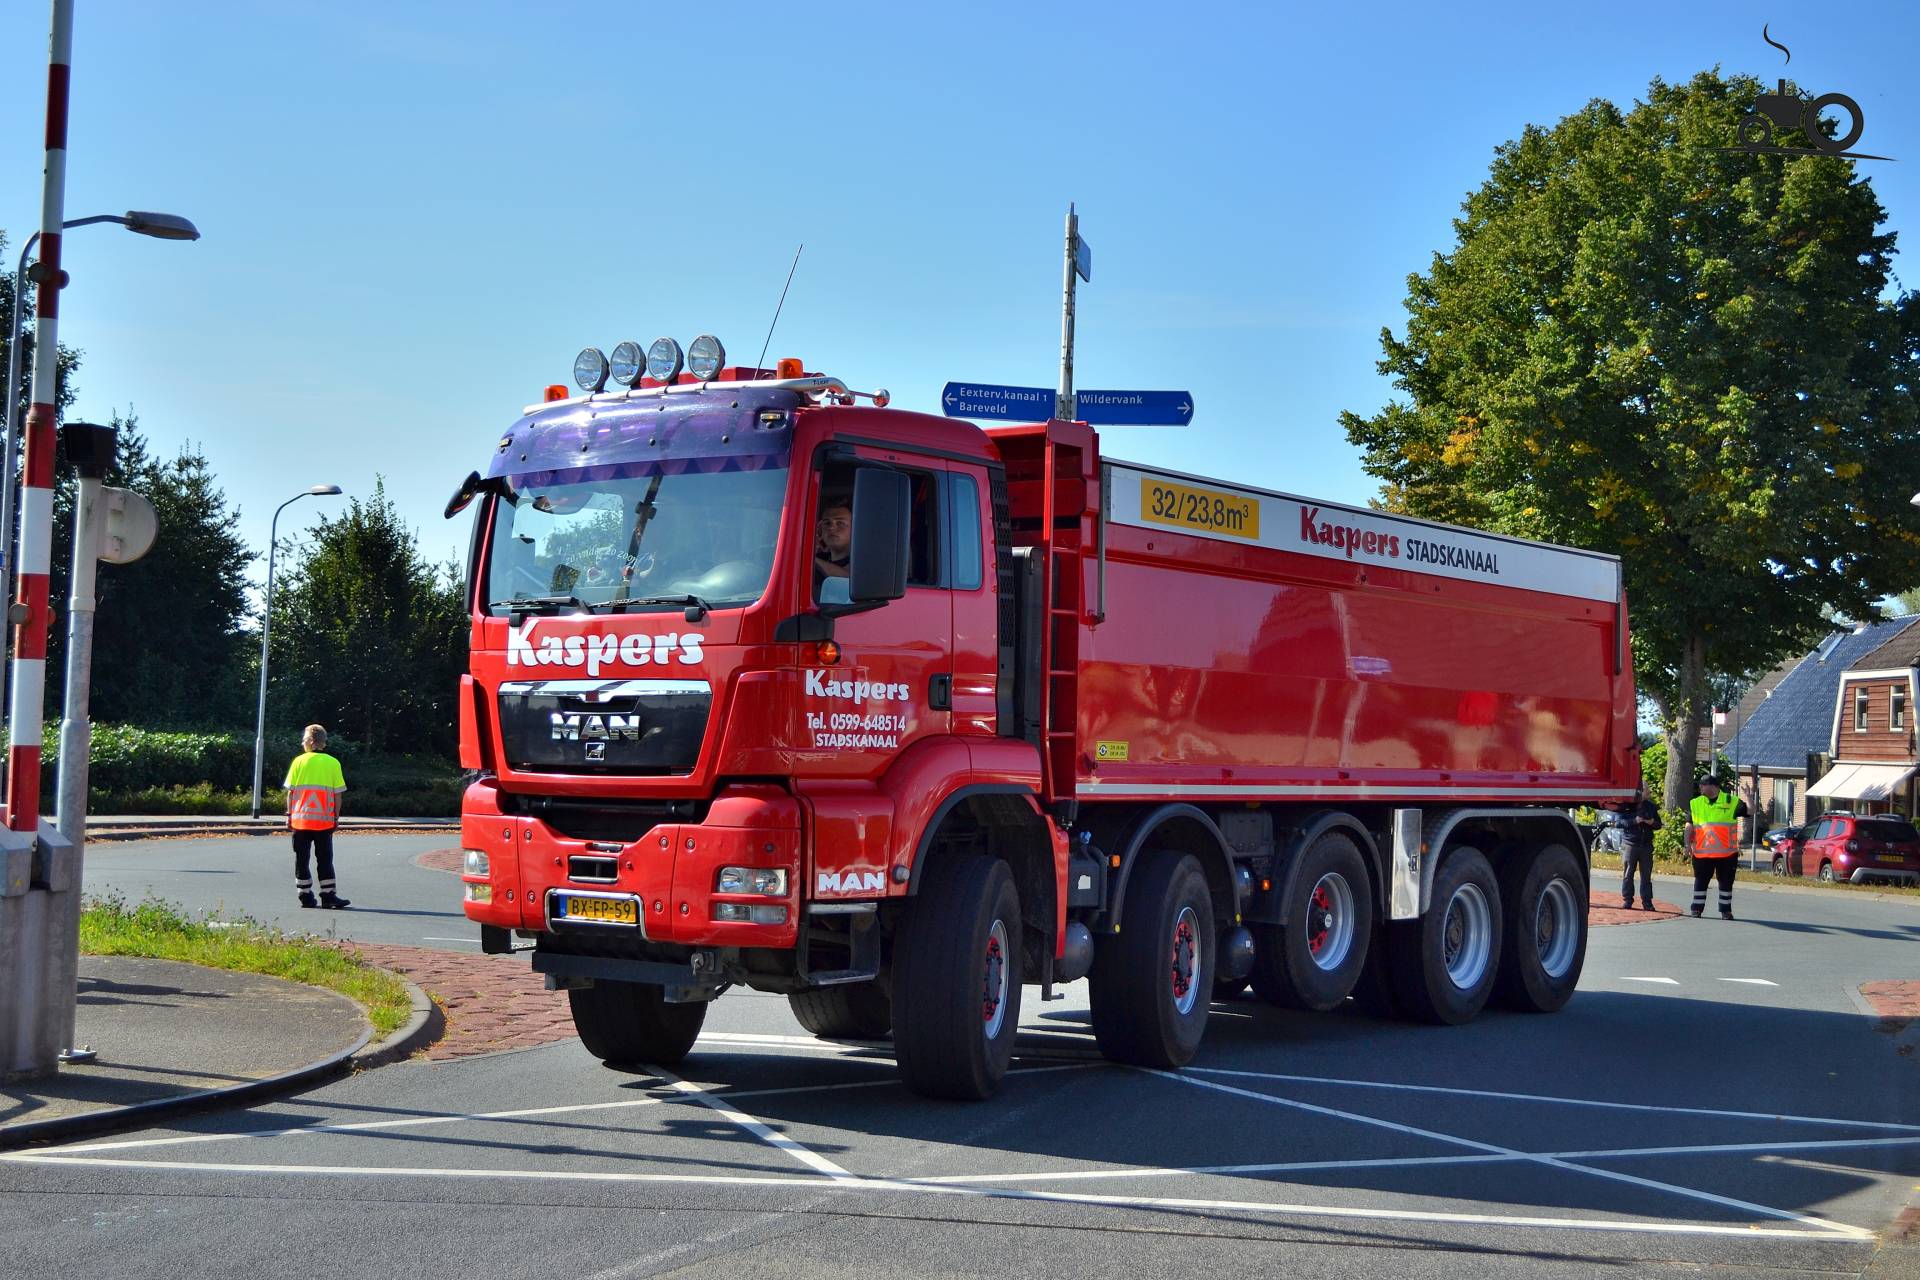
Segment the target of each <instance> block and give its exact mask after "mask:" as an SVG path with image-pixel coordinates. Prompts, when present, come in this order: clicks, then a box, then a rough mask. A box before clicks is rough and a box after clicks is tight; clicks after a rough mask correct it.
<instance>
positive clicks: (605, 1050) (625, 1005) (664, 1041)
mask: <svg viewBox="0 0 1920 1280" xmlns="http://www.w3.org/2000/svg"><path fill="white" fill-rule="evenodd" d="M567 1005H568V1007H569V1008H570V1009H571V1010H572V1012H573V1029H574V1030H575V1031H577V1032H579V1034H580V1043H581V1044H583V1045H585V1046H586V1047H587V1052H588V1053H590V1054H592V1055H593V1056H594V1057H596V1058H598V1059H600V1061H602V1062H605V1063H609V1064H611V1063H641V1062H645V1063H653V1064H655V1065H658V1066H663V1067H670V1066H672V1065H673V1064H674V1063H676V1062H679V1061H680V1060H681V1059H682V1058H685V1057H686V1056H687V1054H688V1053H689V1052H691V1051H692V1049H693V1042H694V1040H696V1039H697V1038H698V1037H699V1035H700V1026H701V1024H702V1023H704V1022H705V1021H706V1020H707V1006H706V1005H705V1004H668V1003H667V1000H666V993H665V991H663V990H662V989H661V988H660V987H658V986H655V985H654V984H652V983H647V982H609V981H607V980H606V979H604V978H603V979H600V980H598V981H596V982H595V983H594V984H593V985H592V986H590V987H575V988H573V989H571V990H569V991H568V992H567Z"/></svg>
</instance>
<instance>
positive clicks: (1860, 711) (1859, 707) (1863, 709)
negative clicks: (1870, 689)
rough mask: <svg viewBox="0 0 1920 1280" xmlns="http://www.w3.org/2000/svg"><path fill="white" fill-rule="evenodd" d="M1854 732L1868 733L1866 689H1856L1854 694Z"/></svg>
mask: <svg viewBox="0 0 1920 1280" xmlns="http://www.w3.org/2000/svg"><path fill="white" fill-rule="evenodd" d="M1853 731H1854V732H1855V733H1865V732H1866V731H1867V691H1866V690H1865V689H1856V690H1855V691H1854V694H1853Z"/></svg>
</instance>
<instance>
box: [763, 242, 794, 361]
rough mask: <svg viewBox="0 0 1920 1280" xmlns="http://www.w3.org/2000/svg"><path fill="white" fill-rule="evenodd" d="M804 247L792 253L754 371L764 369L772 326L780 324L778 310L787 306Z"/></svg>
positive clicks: (770, 342) (770, 343) (771, 335)
mask: <svg viewBox="0 0 1920 1280" xmlns="http://www.w3.org/2000/svg"><path fill="white" fill-rule="evenodd" d="M806 247H807V246H806V245H805V244H804V243H803V244H801V246H800V248H798V249H795V250H794V251H793V265H792V266H790V267H788V268H787V282H786V283H785V284H783V285H781V286H780V301H779V302H777V303H776V304H774V308H773V324H770V325H768V326H767V340H766V341H765V342H763V343H761V344H760V358H759V359H758V360H755V361H754V362H753V367H754V368H755V369H764V368H766V364H767V348H768V347H771V346H772V345H773V329H774V325H777V324H779V323H780V308H782V307H784V306H786V305H787V290H789V289H791V288H793V273H794V271H795V270H797V269H798V268H799V266H800V254H801V252H802V251H803V250H805V249H806Z"/></svg>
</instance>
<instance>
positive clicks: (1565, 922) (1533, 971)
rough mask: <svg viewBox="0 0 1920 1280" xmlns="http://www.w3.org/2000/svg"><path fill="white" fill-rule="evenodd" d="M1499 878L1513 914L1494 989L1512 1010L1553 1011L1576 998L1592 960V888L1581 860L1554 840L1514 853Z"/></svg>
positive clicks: (1507, 907) (1501, 951)
mask: <svg viewBox="0 0 1920 1280" xmlns="http://www.w3.org/2000/svg"><path fill="white" fill-rule="evenodd" d="M1503 870H1504V872H1505V874H1504V875H1502V876H1501V877H1500V887H1501V899H1502V901H1503V902H1504V903H1505V905H1506V909H1507V911H1508V912H1509V913H1510V914H1509V918H1508V922H1507V929H1506V936H1505V939H1504V941H1503V943H1502V946H1501V949H1500V971H1499V974H1498V976H1497V977H1496V978H1495V979H1494V994H1495V995H1496V996H1497V997H1498V998H1499V1000H1500V1003H1501V1004H1503V1005H1505V1006H1506V1007H1507V1008H1509V1009H1519V1010H1521V1011H1522V1012H1524V1013H1552V1012H1553V1011H1554V1010H1556V1009H1558V1008H1560V1007H1561V1006H1562V1005H1564V1004H1566V1002H1567V1001H1569V1000H1571V999H1573V989H1574V988H1575V987H1576V986H1578V985H1579V983H1580V970H1581V967H1582V966H1584V965H1585V964H1586V960H1587V887H1586V876H1585V875H1584V874H1583V872H1582V868H1581V866H1580V860H1579V859H1578V858H1576V857H1574V856H1573V853H1572V851H1571V850H1569V849H1568V848H1566V846H1564V845H1557V844H1550V845H1547V846H1546V847H1544V848H1542V849H1540V850H1539V851H1538V852H1537V853H1534V854H1533V856H1531V857H1526V856H1525V855H1524V854H1515V855H1513V856H1512V857H1510V858H1509V859H1508V862H1507V865H1506V867H1505V868H1503Z"/></svg>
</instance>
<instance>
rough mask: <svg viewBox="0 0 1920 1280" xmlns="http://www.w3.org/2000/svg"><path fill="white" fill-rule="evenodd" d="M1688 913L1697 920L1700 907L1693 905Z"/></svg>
mask: <svg viewBox="0 0 1920 1280" xmlns="http://www.w3.org/2000/svg"><path fill="white" fill-rule="evenodd" d="M1688 914H1689V915H1691V916H1692V917H1693V918H1694V919H1695V920H1698V919H1699V918H1700V908H1698V907H1695V908H1694V909H1693V910H1692V911H1690V912H1688Z"/></svg>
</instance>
